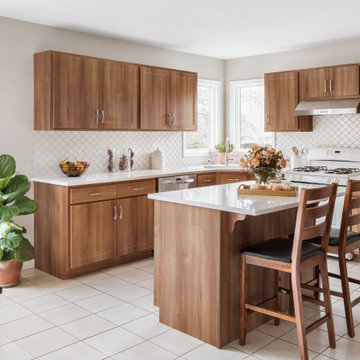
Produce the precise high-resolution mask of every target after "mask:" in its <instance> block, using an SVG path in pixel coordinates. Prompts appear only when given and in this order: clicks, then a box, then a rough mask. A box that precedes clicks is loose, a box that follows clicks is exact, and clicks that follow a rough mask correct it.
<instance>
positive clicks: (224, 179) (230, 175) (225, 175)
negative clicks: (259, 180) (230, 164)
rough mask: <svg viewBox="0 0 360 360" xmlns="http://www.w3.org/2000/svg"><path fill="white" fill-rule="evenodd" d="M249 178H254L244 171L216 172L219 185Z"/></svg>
mask: <svg viewBox="0 0 360 360" xmlns="http://www.w3.org/2000/svg"><path fill="white" fill-rule="evenodd" d="M249 180H254V175H253V174H252V173H249V172H246V171H229V172H219V173H217V184H219V185H221V184H231V183H236V182H240V181H249Z"/></svg>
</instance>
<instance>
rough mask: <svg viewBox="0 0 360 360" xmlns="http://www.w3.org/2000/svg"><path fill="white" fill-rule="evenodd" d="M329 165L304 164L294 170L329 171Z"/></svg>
mask: <svg viewBox="0 0 360 360" xmlns="http://www.w3.org/2000/svg"><path fill="white" fill-rule="evenodd" d="M327 170H328V168H327V166H303V167H297V168H294V171H299V172H318V171H325V172H326V171H327Z"/></svg>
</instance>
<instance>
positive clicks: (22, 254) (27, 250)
mask: <svg viewBox="0 0 360 360" xmlns="http://www.w3.org/2000/svg"><path fill="white" fill-rule="evenodd" d="M33 258H34V247H33V246H32V244H31V242H30V241H29V240H28V239H25V238H24V237H23V240H22V241H21V243H20V246H19V247H18V248H16V249H15V259H16V260H17V261H22V262H25V261H29V260H32V259H33Z"/></svg>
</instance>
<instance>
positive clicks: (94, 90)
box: [34, 51, 197, 131]
mask: <svg viewBox="0 0 360 360" xmlns="http://www.w3.org/2000/svg"><path fill="white" fill-rule="evenodd" d="M196 106H197V74H196V73H193V72H186V71H178V70H172V69H163V68H157V67H151V66H141V65H139V64H132V63H127V62H121V61H114V60H107V59H100V58H94V57H89V56H83V55H75V54H68V53H62V52H57V51H45V52H41V53H37V54H35V55H34V108H35V110H34V128H35V130H134V131H136V130H167V131H193V130H196V127H197V123H196V121H197V110H196Z"/></svg>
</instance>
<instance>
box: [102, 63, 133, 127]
mask: <svg viewBox="0 0 360 360" xmlns="http://www.w3.org/2000/svg"><path fill="white" fill-rule="evenodd" d="M101 70H102V76H103V82H102V84H103V87H102V94H101V95H102V96H101V104H100V107H99V109H100V112H101V114H99V127H100V128H102V129H114V130H116V129H121V130H136V129H137V128H138V105H139V95H138V93H139V66H137V65H133V64H127V63H121V62H118V61H110V60H105V61H103V62H102V66H101Z"/></svg>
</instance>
